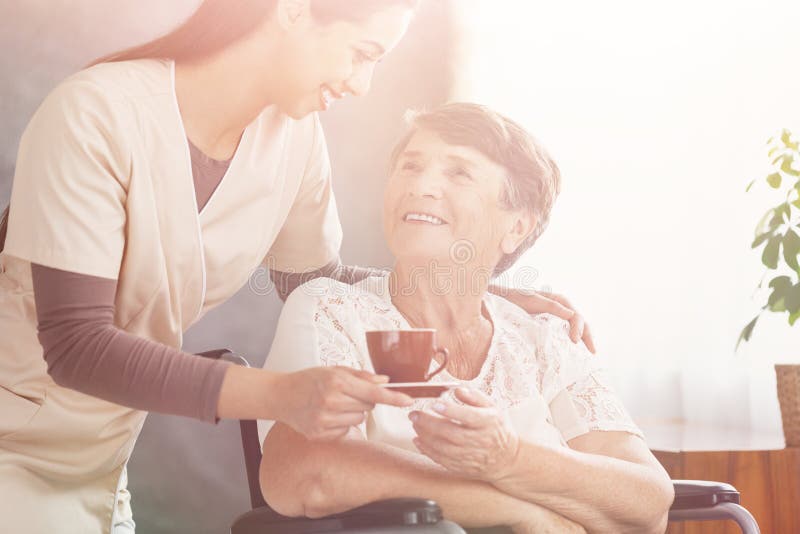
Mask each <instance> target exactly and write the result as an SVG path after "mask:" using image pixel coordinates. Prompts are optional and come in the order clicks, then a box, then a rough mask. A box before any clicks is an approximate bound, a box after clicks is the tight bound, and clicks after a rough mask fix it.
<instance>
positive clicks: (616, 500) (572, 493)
mask: <svg viewBox="0 0 800 534" xmlns="http://www.w3.org/2000/svg"><path fill="white" fill-rule="evenodd" d="M569 445H570V447H571V448H570V449H567V448H555V447H545V446H539V445H536V444H533V443H527V442H520V446H519V451H518V453H517V458H516V461H514V463H513V465H512V466H511V467H510V468H509V469H508V470H506V471H505V472H503V473H498V477H497V479H496V480H495V481H494V485H495V486H496V487H497V488H498V489H500V490H502V491H504V492H506V493H508V494H510V495H513V496H515V497H517V498H519V499H523V500H528V501H531V502H536V503H539V504H541V505H542V506H546V507H548V508H550V509H552V510H554V511H557V512H559V513H560V514H562V515H564V516H566V517H569V518H571V519H573V520H574V521H577V522H579V523H581V524H582V525H585V526H586V529H587V531H589V532H636V533H649V532H664V531H665V529H666V526H667V513H668V511H669V507H670V506H671V504H672V500H673V498H674V493H673V487H672V482H671V480H670V479H669V476H668V475H667V474H666V472H665V471H664V469H663V467H661V465H660V464H659V463H658V461H657V460H656V459H655V458H654V457H653V456H652V454H651V453H650V451H649V450H648V449H647V446H646V445H645V443H644V441H643V440H641V439H640V438H639V437H637V436H634V435H632V434H628V433H625V432H589V433H588V434H584V435H583V436H579V437H577V438H575V439H572V440H570V442H569Z"/></svg>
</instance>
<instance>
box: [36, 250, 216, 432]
mask: <svg viewBox="0 0 800 534" xmlns="http://www.w3.org/2000/svg"><path fill="white" fill-rule="evenodd" d="M31 272H32V275H33V291H34V298H35V300H36V316H37V319H38V321H39V342H40V343H41V344H42V347H43V349H44V359H45V361H46V362H47V372H48V373H49V374H50V376H51V377H52V378H53V380H54V381H55V382H56V383H57V384H59V385H61V386H64V387H68V388H71V389H75V390H77V391H80V392H82V393H86V394H89V395H93V396H95V397H99V398H101V399H104V400H107V401H110V402H114V403H116V404H121V405H123V406H129V407H131V408H136V409H138V410H147V411H154V412H160V413H168V414H174V415H184V416H188V417H194V418H196V419H201V420H203V421H209V422H215V421H216V420H217V401H218V399H219V394H220V390H221V388H222V380H223V379H224V377H225V369H226V367H227V366H228V365H229V364H228V363H227V362H221V361H215V360H208V359H205V358H202V357H199V356H194V355H192V354H187V353H184V352H182V351H180V350H179V349H176V348H173V347H169V346H167V345H163V344H161V343H157V342H155V341H151V340H149V339H145V338H142V337H139V336H135V335H133V334H130V333H128V332H125V331H124V330H122V329H120V328H117V327H116V326H114V322H113V321H114V295H115V293H116V288H117V281H116V280H111V279H107V278H98V277H96V276H88V275H84V274H77V273H72V272H68V271H60V270H58V269H51V268H49V267H43V266H41V265H36V264H33V265H31Z"/></svg>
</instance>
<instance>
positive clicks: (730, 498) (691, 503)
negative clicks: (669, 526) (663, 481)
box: [670, 480, 739, 510]
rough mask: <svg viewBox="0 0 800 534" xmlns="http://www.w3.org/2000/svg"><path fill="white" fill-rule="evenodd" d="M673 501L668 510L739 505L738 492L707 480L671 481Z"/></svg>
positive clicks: (720, 483) (728, 485) (727, 485)
mask: <svg viewBox="0 0 800 534" xmlns="http://www.w3.org/2000/svg"><path fill="white" fill-rule="evenodd" d="M672 485H673V487H674V488H675V500H674V501H673V503H672V506H671V507H670V510H686V509H689V508H710V507H712V506H716V505H717V504H719V503H723V502H731V503H735V504H739V492H738V491H736V488H734V487H733V486H731V485H730V484H725V483H724V482H712V481H708V480H673V481H672Z"/></svg>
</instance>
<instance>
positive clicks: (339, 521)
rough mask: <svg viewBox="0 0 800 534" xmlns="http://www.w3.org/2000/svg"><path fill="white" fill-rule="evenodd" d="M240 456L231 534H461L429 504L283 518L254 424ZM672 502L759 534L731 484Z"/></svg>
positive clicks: (385, 504)
mask: <svg viewBox="0 0 800 534" xmlns="http://www.w3.org/2000/svg"><path fill="white" fill-rule="evenodd" d="M198 356H202V357H205V358H213V359H222V360H226V361H230V362H232V363H234V364H237V365H243V366H246V367H249V364H248V362H247V360H246V359H244V358H243V357H241V356H237V355H235V354H234V353H233V352H232V351H230V350H228V349H217V350H211V351H207V352H202V353H200V354H198ZM239 425H240V430H241V438H242V450H243V452H244V464H245V471H246V474H247V483H248V486H249V489H250V505H251V508H252V509H251V510H250V511H249V512H246V513H244V514H242V515H240V516H239V517H237V518H236V519H235V521H234V522H233V524H232V525H231V530H230V532H231V534H314V533H323V532H338V533H343V534H361V533H364V534H367V533H374V534H395V533H397V534H400V533H408V534H464V533H465V530H463V529H462V528H461V527H459V526H458V525H456V524H455V523H452V522H450V521H447V520H445V519H444V517H443V516H442V511H441V509H440V508H439V507H438V506H437V505H436V503H435V502H433V501H431V500H428V499H423V498H420V499H389V500H384V501H376V502H372V503H369V504H366V505H364V506H360V507H358V508H354V509H352V510H348V511H346V512H342V513H339V514H334V515H330V516H325V517H321V518H314V519H311V518H308V517H287V516H283V515H281V514H279V513H277V512H276V511H274V510H273V509H272V508H270V507H269V505H268V504H267V503H266V501H264V498H263V497H262V495H261V487H260V485H259V480H258V471H259V465H260V463H261V444H260V443H259V440H258V428H257V426H256V421H253V420H242V421H240V423H239ZM672 482H673V485H674V488H675V500H674V501H673V503H672V506H671V507H670V510H669V521H670V522H678V521H717V520H732V521H734V522H736V524H737V525H738V526H739V528H740V529H741V531H742V533H743V534H759V533H760V530H759V528H758V523H757V522H756V520H755V519H754V518H753V516H752V515H751V514H750V512H748V511H747V509H746V508H744V507H743V506H742V505H741V504H740V496H739V492H738V491H737V490H736V488H734V487H733V486H732V485H730V484H725V483H722V482H711V481H704V480H673V481H672ZM469 532H471V533H475V534H479V533H485V534H490V533H491V534H499V533H502V532H507V533H510V532H511V531H510V530H509V529H507V528H506V527H503V526H498V527H496V528H492V529H471V530H470V531H469Z"/></svg>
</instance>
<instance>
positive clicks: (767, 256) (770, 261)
mask: <svg viewBox="0 0 800 534" xmlns="http://www.w3.org/2000/svg"><path fill="white" fill-rule="evenodd" d="M780 245H781V237H780V236H772V237H771V238H769V241H767V246H766V247H764V252H763V253H762V254H761V263H763V264H764V265H766V266H767V267H769V268H770V269H777V268H778V254H779V253H780Z"/></svg>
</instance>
